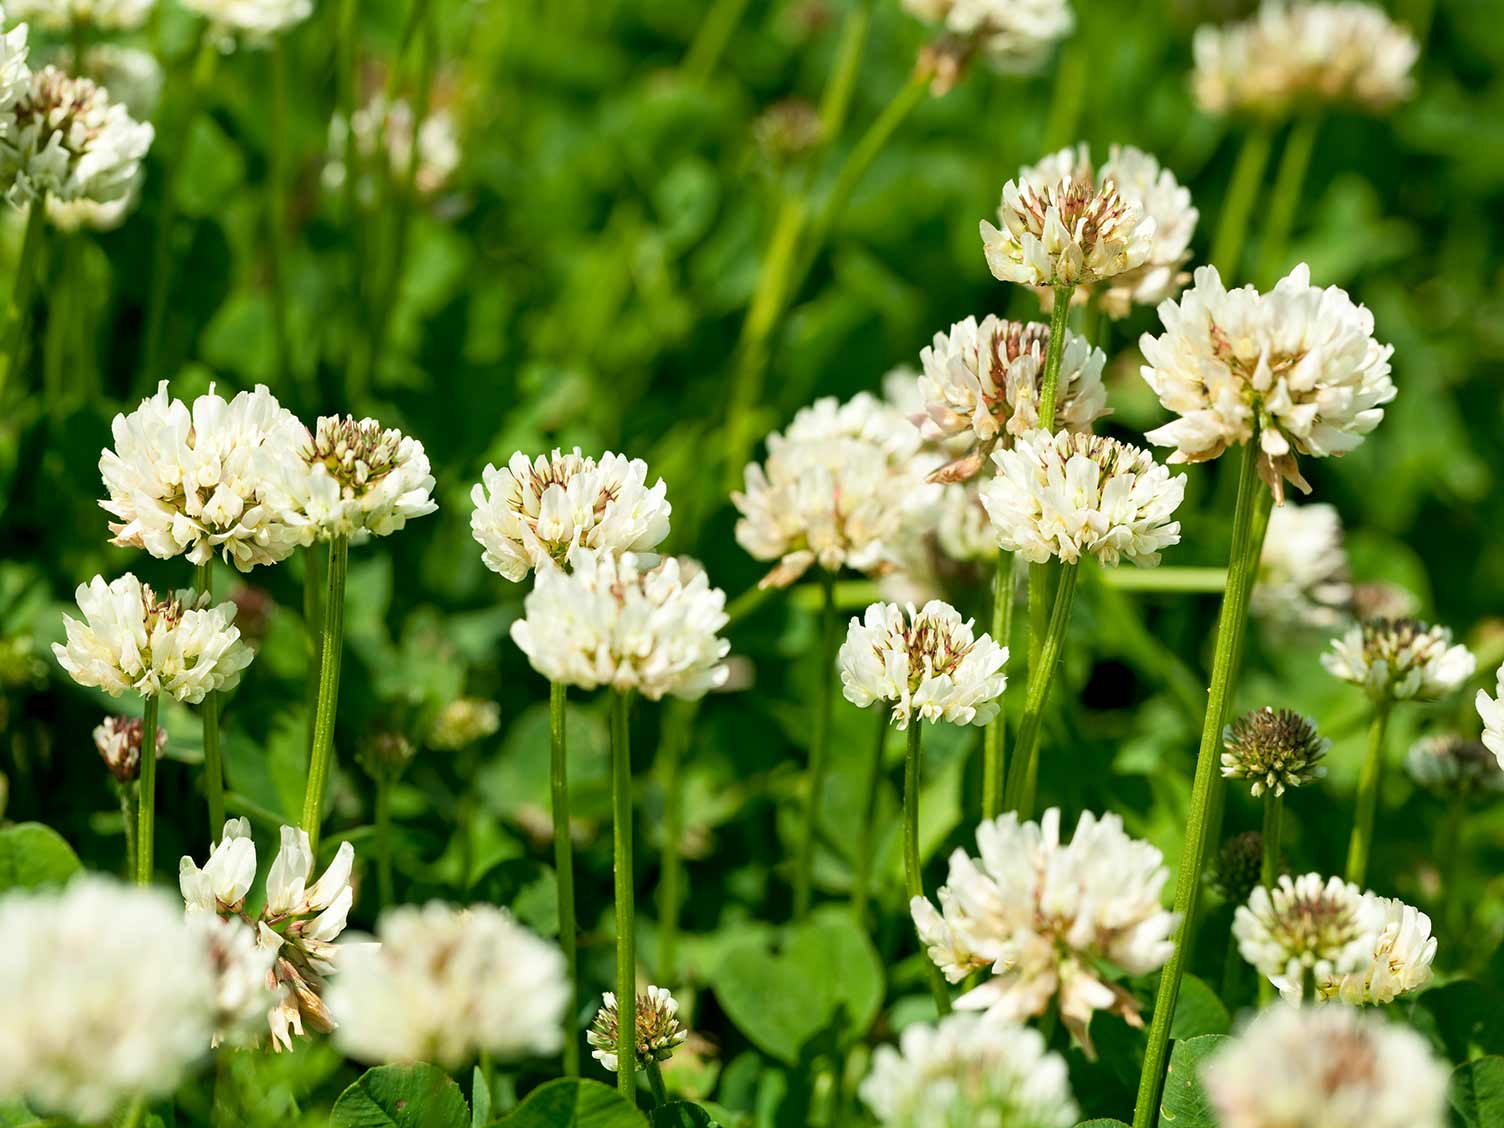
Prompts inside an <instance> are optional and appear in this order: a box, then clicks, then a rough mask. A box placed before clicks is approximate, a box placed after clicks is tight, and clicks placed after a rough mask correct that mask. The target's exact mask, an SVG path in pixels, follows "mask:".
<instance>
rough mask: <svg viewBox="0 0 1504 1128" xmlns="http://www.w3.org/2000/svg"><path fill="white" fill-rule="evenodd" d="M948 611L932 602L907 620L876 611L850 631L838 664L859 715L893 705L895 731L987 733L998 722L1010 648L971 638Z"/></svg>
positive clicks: (894, 609)
mask: <svg viewBox="0 0 1504 1128" xmlns="http://www.w3.org/2000/svg"><path fill="white" fill-rule="evenodd" d="M973 625H974V624H973V622H972V620H970V619H965V620H963V619H962V618H961V615H960V613H959V612H958V611H957V610H956V609H955V608H954V607H952V606H951V605H950V604H948V603H941V602H940V601H939V600H931V601H930V602H929V603H926V604H925V605H924V607H923V609H922V610H919V611H915V610H914V605H913V604H912V603H911V604H909V606H908V610H907V612H906V611H905V610H904V609H903V608H901V607H899V606H897V605H896V604H892V603H874V604H872V605H871V606H870V607H868V608H867V612H866V615H865V618H864V619H857V618H855V617H853V618H852V620H851V625H850V627H848V628H847V631H846V641H845V642H844V643H842V644H841V651H840V654H839V655H838V657H837V662H838V664H839V666H840V669H841V686H842V690H843V692H844V693H845V695H846V700H847V701H850V702H851V703H852V704H853V705H856V706H857V707H859V708H866V707H867V706H868V705H871V704H872V703H873V702H874V701H886V702H891V703H892V704H891V706H890V711H889V719H890V720H891V722H892V724H893V727H894V728H897V729H900V730H902V729H906V728H908V727H909V723H910V720H911V719H914V718H916V717H917V718H918V719H923V720H926V721H948V722H950V723H951V724H954V725H985V724H988V723H990V722H991V721H992V719H993V718H994V717H996V716H997V712H998V708H999V707H1000V703H1001V699H1002V696H1003V690H1004V689H1005V688H1006V687H1007V684H1008V679H1007V677H1005V676H1004V674H1003V667H1004V666H1005V665H1007V662H1008V648H1007V647H1005V646H999V645H998V644H997V643H995V642H994V641H993V640H992V639H991V638H990V637H989V636H987V635H985V634H983V635H980V636H977V635H974V634H973V633H972V627H973Z"/></svg>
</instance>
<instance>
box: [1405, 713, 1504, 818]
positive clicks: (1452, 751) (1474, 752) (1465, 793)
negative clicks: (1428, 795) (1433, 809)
mask: <svg viewBox="0 0 1504 1128" xmlns="http://www.w3.org/2000/svg"><path fill="white" fill-rule="evenodd" d="M1479 696H1480V697H1482V698H1483V699H1484V700H1485V701H1488V700H1490V699H1489V697H1488V694H1486V693H1484V692H1483V691H1482V690H1480V691H1479ZM1481 709H1482V707H1481V706H1480V712H1481ZM1405 768H1406V770H1407V771H1408V772H1409V773H1410V778H1411V779H1413V780H1414V781H1415V782H1416V783H1418V784H1420V786H1422V787H1424V788H1425V789H1426V790H1428V791H1430V792H1432V793H1433V794H1435V795H1437V796H1439V797H1441V798H1443V799H1450V798H1453V797H1462V798H1473V797H1477V796H1482V795H1487V794H1492V793H1495V792H1499V791H1504V766H1501V765H1500V763H1499V758H1498V756H1496V755H1495V753H1494V752H1493V750H1492V749H1490V748H1489V747H1488V745H1486V744H1484V743H1483V741H1481V740H1469V739H1468V738H1467V737H1465V736H1461V735H1459V734H1457V733H1450V732H1449V733H1441V734H1438V735H1436V736H1428V737H1425V738H1424V739H1423V740H1418V741H1416V742H1415V743H1414V744H1412V745H1411V746H1410V751H1409V753H1408V754H1407V755H1406V756H1405Z"/></svg>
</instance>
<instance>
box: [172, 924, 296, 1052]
mask: <svg viewBox="0 0 1504 1128" xmlns="http://www.w3.org/2000/svg"><path fill="white" fill-rule="evenodd" d="M188 924H189V926H190V927H191V928H193V929H194V930H195V931H197V932H198V933H199V934H200V935H201V937H202V939H203V943H204V945H205V947H206V948H207V949H208V952H209V958H210V960H211V962H212V963H213V966H214V976H215V991H214V1011H215V1016H214V1036H213V1038H212V1039H211V1040H210V1045H211V1046H219V1045H222V1044H226V1043H228V1044H229V1045H232V1046H251V1045H254V1044H255V1043H256V1042H257V1041H259V1040H260V1038H261V1037H262V1036H263V1035H265V1034H266V1023H267V1016H268V1015H269V1014H270V1013H271V1010H272V1008H273V1007H274V1006H276V1004H277V996H276V993H275V991H274V990H273V986H272V984H273V982H274V979H273V975H272V964H273V963H274V962H275V960H276V958H277V954H276V952H274V951H272V950H271V949H270V948H267V947H264V946H263V945H262V944H261V943H260V938H259V937H258V936H257V934H256V929H255V928H253V927H252V926H251V925H249V924H247V923H246V922H245V921H244V920H241V919H239V918H238V917H233V916H228V917H222V916H217V915H215V914H212V913H196V912H190V913H189V914H188Z"/></svg>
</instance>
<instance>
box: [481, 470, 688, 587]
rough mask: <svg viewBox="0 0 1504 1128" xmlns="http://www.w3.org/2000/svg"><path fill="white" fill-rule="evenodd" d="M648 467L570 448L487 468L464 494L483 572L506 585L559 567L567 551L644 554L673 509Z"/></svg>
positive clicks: (653, 544) (659, 537)
mask: <svg viewBox="0 0 1504 1128" xmlns="http://www.w3.org/2000/svg"><path fill="white" fill-rule="evenodd" d="M647 476H648V464H647V463H646V462H644V461H642V459H640V458H627V457H626V455H622V454H613V453H611V452H610V451H607V452H606V453H605V454H603V455H601V457H600V458H599V459H595V458H590V457H588V456H586V455H584V454H582V453H581V452H580V448H579V447H575V448H574V450H573V451H572V452H571V453H569V454H564V453H562V452H561V451H559V450H555V451H554V452H553V453H552V454H549V455H539V456H538V457H537V458H536V459H529V458H528V456H527V455H525V454H523V453H522V452H521V451H518V452H517V453H516V454H514V455H512V457H511V458H510V459H508V460H507V464H506V466H505V467H503V468H502V469H500V470H498V469H497V468H496V467H494V466H491V465H489V464H487V466H486V469H485V471H484V472H483V473H482V481H481V482H480V483H478V484H477V485H476V486H475V487H474V488H472V489H471V491H470V500H471V501H472V502H474V504H475V509H474V511H473V512H472V513H471V514H470V532H471V534H472V535H473V536H474V537H475V539H476V541H477V542H479V544H480V546H481V547H482V548H483V549H485V553H484V555H483V556H482V559H483V560H484V561H485V565H486V567H487V568H490V569H491V571H493V572H498V573H500V574H501V575H502V576H505V577H506V578H507V579H509V580H512V581H514V582H515V581H517V580H521V579H523V578H524V577H525V576H526V575H527V574H528V572H530V571H532V570H533V569H535V568H539V569H541V568H559V567H563V566H564V565H565V563H566V561H567V560H568V558H569V554H570V552H571V551H573V550H574V549H575V548H579V547H582V546H583V547H584V548H590V549H595V550H597V551H602V552H651V551H652V550H653V549H655V548H657V547H658V545H660V544H661V543H662V542H663V538H664V537H666V536H668V528H669V525H668V519H669V514H670V513H671V512H672V511H673V507H672V506H670V505H669V503H668V499H667V497H666V496H665V494H666V493H667V491H668V487H667V486H665V485H664V484H663V479H662V478H659V479H658V481H657V482H655V483H654V484H653V485H652V486H649V485H648V484H647Z"/></svg>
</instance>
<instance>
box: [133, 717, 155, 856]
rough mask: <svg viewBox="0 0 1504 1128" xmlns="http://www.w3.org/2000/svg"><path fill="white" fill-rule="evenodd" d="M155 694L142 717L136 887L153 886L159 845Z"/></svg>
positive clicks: (138, 784) (138, 786)
mask: <svg viewBox="0 0 1504 1128" xmlns="http://www.w3.org/2000/svg"><path fill="white" fill-rule="evenodd" d="M158 704H159V699H158V698H157V696H156V694H152V695H151V696H150V697H147V698H145V708H144V709H143V710H142V714H141V778H140V781H139V782H138V783H137V786H136V884H137V885H150V884H151V872H152V863H153V861H154V860H155V859H154V858H153V857H152V854H153V852H154V850H155V847H156V841H157V706H158Z"/></svg>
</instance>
